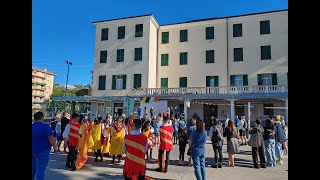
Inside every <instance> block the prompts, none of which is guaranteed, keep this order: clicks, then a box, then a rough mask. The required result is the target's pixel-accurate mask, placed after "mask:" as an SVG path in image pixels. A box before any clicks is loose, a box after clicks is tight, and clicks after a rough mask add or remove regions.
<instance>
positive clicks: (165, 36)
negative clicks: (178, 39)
mask: <svg viewBox="0 0 320 180" xmlns="http://www.w3.org/2000/svg"><path fill="white" fill-rule="evenodd" d="M161 43H162V44H167V43H169V32H162V39H161Z"/></svg>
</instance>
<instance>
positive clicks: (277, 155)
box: [275, 141, 283, 159]
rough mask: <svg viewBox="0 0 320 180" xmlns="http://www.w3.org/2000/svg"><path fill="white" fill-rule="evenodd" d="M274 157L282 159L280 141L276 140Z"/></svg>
mask: <svg viewBox="0 0 320 180" xmlns="http://www.w3.org/2000/svg"><path fill="white" fill-rule="evenodd" d="M275 149H276V157H277V158H281V159H283V152H282V143H280V142H277V141H276V148H275Z"/></svg>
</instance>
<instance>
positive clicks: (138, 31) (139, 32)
mask: <svg viewBox="0 0 320 180" xmlns="http://www.w3.org/2000/svg"><path fill="white" fill-rule="evenodd" d="M142 36H143V24H137V25H136V33H135V37H142Z"/></svg>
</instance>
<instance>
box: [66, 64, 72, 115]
mask: <svg viewBox="0 0 320 180" xmlns="http://www.w3.org/2000/svg"><path fill="white" fill-rule="evenodd" d="M66 63H67V65H68V71H67V82H66V91H65V93H64V97H67V90H68V78H69V66H71V65H72V62H71V61H66ZM66 103H67V102H65V103H64V110H65V109H66Z"/></svg>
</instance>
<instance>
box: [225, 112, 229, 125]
mask: <svg viewBox="0 0 320 180" xmlns="http://www.w3.org/2000/svg"><path fill="white" fill-rule="evenodd" d="M225 118H226V121H225V122H224V128H226V127H228V123H229V117H228V115H226V116H225Z"/></svg>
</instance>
